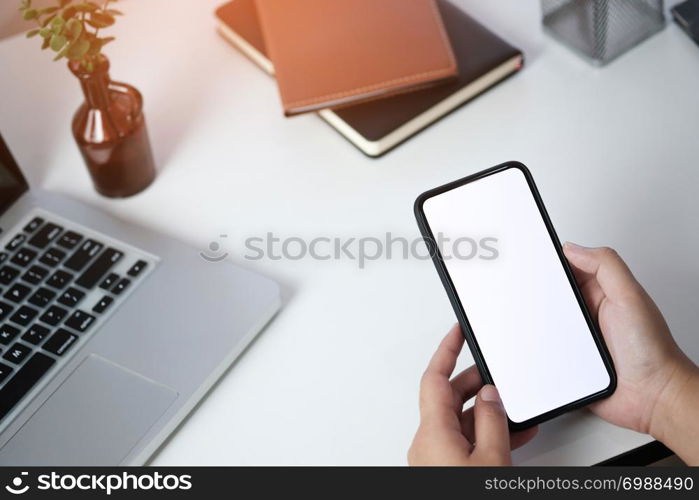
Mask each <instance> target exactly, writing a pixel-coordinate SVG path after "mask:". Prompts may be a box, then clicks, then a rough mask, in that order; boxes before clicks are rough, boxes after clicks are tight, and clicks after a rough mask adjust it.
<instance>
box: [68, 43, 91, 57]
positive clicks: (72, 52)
mask: <svg viewBox="0 0 699 500" xmlns="http://www.w3.org/2000/svg"><path fill="white" fill-rule="evenodd" d="M88 50H90V42H88V41H87V40H85V39H81V40H77V41H76V42H75V43H72V44H71V45H70V48H69V49H68V51H67V52H66V57H67V58H68V59H70V60H71V61H75V60H76V59H80V58H81V57H83V56H84V55H85V54H87V51H88Z"/></svg>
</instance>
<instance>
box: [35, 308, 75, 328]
mask: <svg viewBox="0 0 699 500" xmlns="http://www.w3.org/2000/svg"><path fill="white" fill-rule="evenodd" d="M67 314H68V311H66V310H65V309H63V308H62V307H58V306H51V307H49V308H48V309H46V311H45V312H44V314H42V315H41V317H40V318H39V319H40V320H41V321H43V322H44V323H46V324H49V325H51V326H56V325H57V324H59V323H60V322H61V321H63V318H65V317H66V315H67Z"/></svg>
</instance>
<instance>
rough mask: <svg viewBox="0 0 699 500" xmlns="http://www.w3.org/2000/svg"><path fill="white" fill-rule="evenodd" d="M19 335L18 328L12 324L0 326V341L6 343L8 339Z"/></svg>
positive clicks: (8, 341)
mask: <svg viewBox="0 0 699 500" xmlns="http://www.w3.org/2000/svg"><path fill="white" fill-rule="evenodd" d="M17 335H19V328H16V327H14V326H12V325H8V324H5V325H2V326H0V342H1V343H3V344H5V345H7V344H9V343H10V341H11V340H12V339H13V338H15V337H16V336H17Z"/></svg>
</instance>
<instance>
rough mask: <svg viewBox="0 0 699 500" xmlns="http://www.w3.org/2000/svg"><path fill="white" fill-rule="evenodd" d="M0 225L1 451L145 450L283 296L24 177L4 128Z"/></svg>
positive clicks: (44, 459) (104, 460)
mask: <svg viewBox="0 0 699 500" xmlns="http://www.w3.org/2000/svg"><path fill="white" fill-rule="evenodd" d="M0 228H2V233H0V260H2V262H0V415H1V419H0V465H16V466H24V465H27V466H30V465H45V466H58V465H66V466H68V465H139V464H143V463H145V462H146V461H147V460H148V458H149V457H150V456H151V455H152V454H153V452H154V451H156V449H157V448H158V447H159V446H160V445H161V444H162V443H163V441H164V440H165V439H166V438H167V436H168V435H169V434H170V433H171V432H172V431H173V430H174V429H175V428H176V426H177V425H178V424H179V423H180V422H181V421H182V420H183V419H184V418H185V416H186V415H187V414H188V413H189V412H190V411H191V410H192V409H193V408H194V406H195V405H196V404H197V402H198V401H199V400H200V399H201V398H202V397H203V396H204V395H205V394H206V392H207V390H208V389H209V388H210V387H211V386H212V384H213V383H214V382H215V381H216V380H217V379H218V378H219V377H221V375H222V374H223V373H224V372H225V371H226V369H227V368H228V367H229V366H230V365H231V363H232V362H233V361H234V360H235V359H236V357H237V356H238V355H240V353H241V352H242V351H243V349H245V347H246V346H247V345H248V344H249V343H250V341H251V340H252V339H253V338H254V337H255V335H256V334H257V333H258V332H259V331H260V330H261V329H262V328H263V327H264V325H265V324H266V323H267V322H268V321H269V320H270V319H271V318H272V317H273V315H274V314H275V312H276V311H277V310H278V308H279V306H280V294H279V288H278V286H277V284H276V283H274V282H273V281H271V280H269V279H266V278H263V277H261V276H258V275H256V274H254V273H252V272H249V271H246V270H244V269H241V268H239V267H236V266H234V265H232V264H231V263H229V262H227V261H222V262H221V261H217V259H206V258H202V256H201V255H200V252H199V251H198V250H196V249H194V248H191V247H189V246H186V245H184V244H182V243H179V242H177V241H175V240H173V239H171V238H168V237H165V236H163V235H160V234H157V233H155V232H153V231H151V230H148V229H144V228H141V227H137V226H134V225H132V224H127V223H124V222H121V221H119V220H117V219H116V218H114V217H112V216H109V215H107V214H105V213H102V212H100V211H98V210H96V209H93V208H90V207H89V206H86V205H84V204H81V203H78V202H76V201H73V200H70V199H68V198H66V197H64V196H60V195H57V194H52V193H49V192H45V191H38V190H30V189H28V187H27V185H26V181H25V180H24V178H23V177H22V175H21V173H20V171H19V168H18V167H17V165H16V164H15V163H14V161H13V159H12V157H11V156H10V153H9V151H8V149H7V147H6V146H5V145H4V143H3V141H2V138H1V137H0ZM204 257H206V255H204Z"/></svg>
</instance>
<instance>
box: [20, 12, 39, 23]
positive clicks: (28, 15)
mask: <svg viewBox="0 0 699 500" xmlns="http://www.w3.org/2000/svg"><path fill="white" fill-rule="evenodd" d="M38 15H39V11H38V10H36V9H25V11H24V12H22V19H24V20H25V21H31V20H32V19H36V18H37V16H38Z"/></svg>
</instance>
